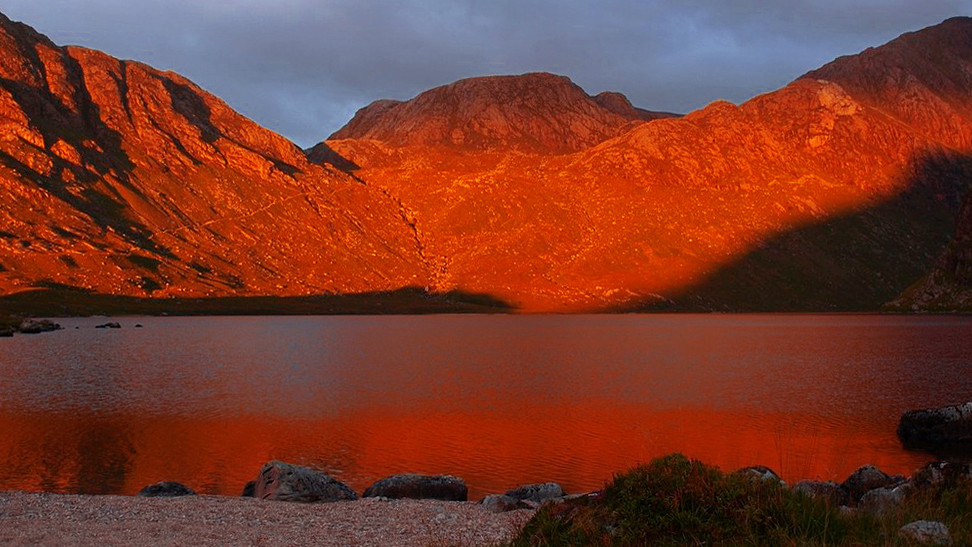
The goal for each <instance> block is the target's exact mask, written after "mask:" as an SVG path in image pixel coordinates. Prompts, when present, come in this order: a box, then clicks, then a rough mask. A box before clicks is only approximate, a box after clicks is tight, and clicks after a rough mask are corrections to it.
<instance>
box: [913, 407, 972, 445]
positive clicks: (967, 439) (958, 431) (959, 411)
mask: <svg viewBox="0 0 972 547" xmlns="http://www.w3.org/2000/svg"><path fill="white" fill-rule="evenodd" d="M898 438H899V439H901V442H902V444H904V445H905V446H906V447H909V448H929V447H939V446H945V445H956V444H961V445H964V444H969V445H972V401H970V402H968V403H965V404H961V405H953V406H944V407H941V408H927V409H923V410H911V411H909V412H905V413H904V415H902V416H901V420H900V421H899V422H898Z"/></svg>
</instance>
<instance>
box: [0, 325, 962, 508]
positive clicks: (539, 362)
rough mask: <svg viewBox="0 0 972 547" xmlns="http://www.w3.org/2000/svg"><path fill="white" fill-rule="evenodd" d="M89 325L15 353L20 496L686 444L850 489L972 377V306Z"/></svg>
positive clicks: (635, 452) (630, 460) (3, 408)
mask: <svg viewBox="0 0 972 547" xmlns="http://www.w3.org/2000/svg"><path fill="white" fill-rule="evenodd" d="M70 321H74V322H76V324H77V325H78V326H79V327H81V328H79V329H77V330H75V329H73V327H72V326H71V323H69V322H68V321H66V320H65V321H62V322H63V323H65V324H66V326H67V327H68V328H67V329H66V330H65V331H61V332H58V333H56V334H52V335H50V336H48V337H41V338H26V337H15V338H14V339H12V340H10V341H7V342H4V345H3V346H0V432H2V435H0V490H44V491H53V492H65V493H73V492H81V493H102V494H106V493H117V494H134V493H136V492H137V491H138V490H139V489H140V488H141V487H142V486H144V485H146V484H150V483H153V482H156V481H160V480H175V481H179V482H183V483H184V484H186V485H188V486H190V487H192V488H194V489H196V490H197V491H200V492H203V493H212V494H224V495H238V494H239V493H240V492H241V490H242V488H243V485H244V484H245V483H246V482H247V481H248V480H251V479H253V478H254V477H255V476H256V474H257V472H258V471H259V469H260V467H261V466H262V465H263V463H265V462H266V461H268V460H271V459H281V460H285V461H289V462H293V463H297V464H302V465H310V466H315V467H318V468H321V469H324V470H326V471H328V472H330V473H332V474H334V475H335V476H337V477H338V478H339V479H340V480H342V481H344V482H346V483H347V484H349V485H350V486H351V487H353V488H354V489H355V490H357V491H358V492H361V491H363V490H364V488H365V487H367V486H368V485H369V484H370V483H371V482H373V481H374V480H376V479H379V478H381V477H384V476H387V475H391V474H395V473H408V472H419V473H436V474H439V473H442V474H453V475H458V476H460V477H463V478H464V479H466V481H467V483H468V484H469V487H470V496H471V497H472V498H478V497H481V496H483V495H485V494H488V493H493V492H503V491H506V490H507V489H509V488H511V487H513V486H516V485H518V484H523V483H530V482H537V481H556V482H559V483H561V484H562V485H563V486H564V487H565V489H567V490H568V491H572V492H580V491H590V490H595V489H598V488H601V487H602V486H603V485H604V483H605V482H606V481H609V480H610V479H611V478H612V476H613V475H614V474H615V473H618V472H621V471H624V470H625V469H627V468H629V467H631V466H633V465H636V464H638V463H641V462H645V461H648V460H650V459H651V458H654V457H656V456H661V455H664V454H668V453H672V452H681V453H683V454H686V455H688V456H690V457H694V458H698V459H701V460H703V461H705V462H707V463H710V464H715V465H718V466H719V467H721V468H722V469H723V470H727V471H729V470H733V469H737V468H740V467H744V466H748V465H753V464H762V465H767V466H769V467H771V468H773V469H775V470H776V471H777V472H778V473H780V474H781V475H782V476H783V477H784V479H786V480H787V481H790V482H793V481H796V480H799V479H803V478H815V479H828V480H837V481H840V480H843V478H845V477H846V476H847V475H848V474H849V473H850V472H851V471H853V470H854V469H855V468H857V467H858V466H860V465H863V464H866V463H873V464H876V465H878V466H879V467H881V468H882V469H884V470H885V471H886V472H888V473H910V472H911V471H913V470H914V469H915V468H916V467H919V466H920V465H921V464H922V463H924V462H925V461H927V460H929V459H931V456H929V455H925V454H921V453H915V452H908V451H905V450H903V449H902V448H901V446H900V444H899V443H898V441H897V439H896V438H895V433H894V430H895V427H896V425H897V419H898V416H900V413H901V412H902V411H904V410H907V409H908V408H914V407H917V406H935V405H938V404H945V403H947V402H948V401H949V400H950V399H952V398H954V397H956V396H963V394H967V393H968V392H969V390H972V377H970V376H969V375H968V374H967V370H968V366H969V356H970V355H972V336H969V334H970V331H972V320H968V319H967V318H945V319H943V318H930V317H928V318H900V317H867V316H786V315H780V316H758V315H756V316H726V317H718V316H611V317H605V316H580V317H578V316H571V317H537V316H514V317H510V316H504V317H486V316H478V317H461V318H459V317H445V316H436V317H395V318H388V317H372V318H368V317H363V318H328V317H321V318H140V319H139V321H140V322H141V323H143V324H144V325H145V328H144V329H120V330H118V331H115V332H106V331H105V330H104V329H102V330H98V331H95V330H94V328H93V325H94V324H95V323H96V322H97V321H98V318H90V319H72V320H70ZM88 327H90V328H88ZM85 329H87V330H85ZM931 371H934V374H930V372H931Z"/></svg>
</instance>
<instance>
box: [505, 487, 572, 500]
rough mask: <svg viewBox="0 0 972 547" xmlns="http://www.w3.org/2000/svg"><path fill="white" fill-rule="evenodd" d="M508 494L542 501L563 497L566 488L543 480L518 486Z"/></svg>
mask: <svg viewBox="0 0 972 547" xmlns="http://www.w3.org/2000/svg"><path fill="white" fill-rule="evenodd" d="M506 495H507V496H509V497H511V498H513V499H516V500H529V501H532V502H536V503H542V502H544V501H546V500H549V499H554V498H559V497H562V496H563V495H564V489H563V488H561V487H560V485H559V484H557V483H555V482H542V483H536V484H526V485H523V486H518V487H516V488H514V489H513V490H510V491H509V492H507V493H506Z"/></svg>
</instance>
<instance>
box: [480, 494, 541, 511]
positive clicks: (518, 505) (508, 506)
mask: <svg viewBox="0 0 972 547" xmlns="http://www.w3.org/2000/svg"><path fill="white" fill-rule="evenodd" d="M479 503H480V504H482V506H483V509H486V510H487V511H489V512H490V513H505V512H507V511H513V510H516V509H531V506H530V505H527V504H526V503H524V502H523V500H519V499H516V498H514V497H511V496H508V495H506V494H490V495H488V496H486V497H485V498H483V501H481V502H479Z"/></svg>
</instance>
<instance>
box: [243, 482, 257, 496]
mask: <svg viewBox="0 0 972 547" xmlns="http://www.w3.org/2000/svg"><path fill="white" fill-rule="evenodd" d="M255 489H256V481H249V482H247V483H246V484H244V485H243V493H242V494H240V497H243V498H252V497H253V491H254V490H255Z"/></svg>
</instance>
